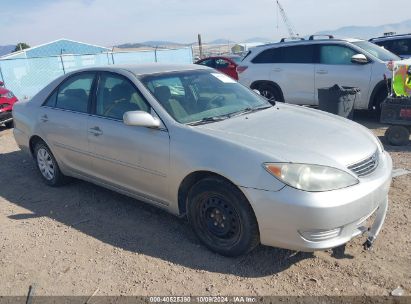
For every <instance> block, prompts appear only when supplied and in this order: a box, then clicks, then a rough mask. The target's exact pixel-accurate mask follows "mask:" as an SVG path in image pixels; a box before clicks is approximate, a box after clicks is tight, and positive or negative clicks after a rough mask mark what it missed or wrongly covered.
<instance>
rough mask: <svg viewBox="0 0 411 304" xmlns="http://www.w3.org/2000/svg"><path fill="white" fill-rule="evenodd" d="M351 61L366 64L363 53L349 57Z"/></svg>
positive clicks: (366, 60)
mask: <svg viewBox="0 0 411 304" xmlns="http://www.w3.org/2000/svg"><path fill="white" fill-rule="evenodd" d="M351 62H352V63H357V64H367V63H368V59H367V57H365V55H364V54H356V55H354V56H352V57H351Z"/></svg>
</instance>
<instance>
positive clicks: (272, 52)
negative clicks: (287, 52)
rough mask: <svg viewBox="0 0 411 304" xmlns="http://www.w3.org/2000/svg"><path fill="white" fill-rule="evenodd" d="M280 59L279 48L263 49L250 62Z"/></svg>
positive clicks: (275, 61) (274, 61)
mask: <svg viewBox="0 0 411 304" xmlns="http://www.w3.org/2000/svg"><path fill="white" fill-rule="evenodd" d="M281 61H282V60H281V49H280V48H273V49H268V50H265V51H263V52H261V53H260V54H258V55H257V56H256V57H255V58H254V59H253V60H251V62H252V63H280V62H281Z"/></svg>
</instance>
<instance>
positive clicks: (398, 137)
mask: <svg viewBox="0 0 411 304" xmlns="http://www.w3.org/2000/svg"><path fill="white" fill-rule="evenodd" d="M385 138H386V140H387V141H388V142H389V143H390V144H391V145H393V146H405V145H407V144H408V142H409V138H410V131H409V130H408V129H407V128H406V127H404V126H390V127H389V128H388V129H387V131H386V132H385Z"/></svg>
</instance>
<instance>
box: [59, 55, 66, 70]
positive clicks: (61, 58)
mask: <svg viewBox="0 0 411 304" xmlns="http://www.w3.org/2000/svg"><path fill="white" fill-rule="evenodd" d="M60 61H61V66H62V68H63V74H66V69H65V68H64V61H63V54H61V55H60Z"/></svg>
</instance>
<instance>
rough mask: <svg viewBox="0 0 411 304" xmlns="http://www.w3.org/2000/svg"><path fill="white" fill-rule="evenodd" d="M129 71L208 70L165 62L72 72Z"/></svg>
mask: <svg viewBox="0 0 411 304" xmlns="http://www.w3.org/2000/svg"><path fill="white" fill-rule="evenodd" d="M121 70H123V71H129V72H131V73H133V74H134V75H136V76H142V75H149V74H157V73H168V72H179V71H189V70H210V68H209V67H206V66H201V65H196V64H165V63H144V64H125V65H110V66H101V67H93V68H86V69H81V70H76V71H74V72H73V73H78V72H84V71H108V72H118V71H121Z"/></svg>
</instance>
